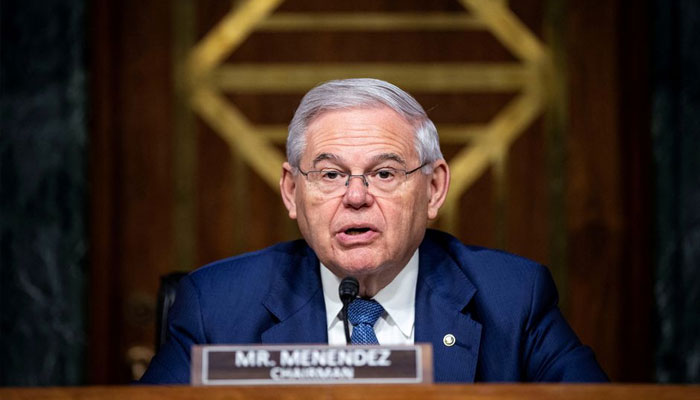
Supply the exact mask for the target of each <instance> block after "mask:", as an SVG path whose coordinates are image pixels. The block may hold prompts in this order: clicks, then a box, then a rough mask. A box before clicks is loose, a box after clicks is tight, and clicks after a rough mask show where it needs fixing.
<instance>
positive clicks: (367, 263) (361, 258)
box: [332, 252, 381, 277]
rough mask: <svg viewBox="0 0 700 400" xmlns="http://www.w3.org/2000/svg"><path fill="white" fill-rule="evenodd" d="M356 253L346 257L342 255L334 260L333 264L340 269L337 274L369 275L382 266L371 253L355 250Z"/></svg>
mask: <svg viewBox="0 0 700 400" xmlns="http://www.w3.org/2000/svg"><path fill="white" fill-rule="evenodd" d="M355 253H356V254H351V255H349V256H346V257H342V258H340V259H337V260H333V262H332V265H334V266H335V267H336V269H337V270H338V271H336V274H338V273H339V274H341V275H343V277H344V276H355V277H360V276H367V275H371V274H373V273H375V272H377V271H378V270H379V269H380V268H379V266H380V265H381V263H379V262H378V261H377V260H375V257H373V255H370V254H366V253H362V252H355Z"/></svg>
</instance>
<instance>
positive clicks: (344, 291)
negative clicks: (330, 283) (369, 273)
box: [338, 276, 360, 344]
mask: <svg viewBox="0 0 700 400" xmlns="http://www.w3.org/2000/svg"><path fill="white" fill-rule="evenodd" d="M358 293H360V282H358V281H357V279H355V278H353V277H352V276H348V277H345V278H343V280H342V281H340V286H338V294H339V295H340V301H342V302H343V311H342V314H343V326H344V327H345V342H346V343H347V344H350V327H349V326H348V306H349V305H350V303H352V301H353V300H355V297H357V294H358Z"/></svg>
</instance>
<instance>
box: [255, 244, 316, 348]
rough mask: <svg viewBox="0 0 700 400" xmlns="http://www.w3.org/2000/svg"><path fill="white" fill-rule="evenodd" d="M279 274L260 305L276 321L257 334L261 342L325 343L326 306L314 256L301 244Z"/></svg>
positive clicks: (281, 267)
mask: <svg viewBox="0 0 700 400" xmlns="http://www.w3.org/2000/svg"><path fill="white" fill-rule="evenodd" d="M298 254H299V255H298V256H297V257H292V259H291V261H290V263H289V265H288V268H286V269H284V268H283V266H280V269H281V274H280V275H279V276H278V278H277V281H276V282H275V283H274V284H273V285H272V290H271V291H270V293H269V295H268V296H267V297H266V298H265V300H264V301H263V305H264V306H265V307H266V308H267V309H268V311H269V312H270V313H271V314H272V315H274V317H275V319H276V320H277V321H279V322H278V323H276V324H275V325H273V326H272V327H270V328H269V329H267V330H266V331H265V332H263V333H262V335H261V341H262V343H267V344H270V343H277V344H282V343H327V342H328V332H327V329H326V306H325V303H324V301H323V288H322V285H321V277H320V275H319V274H320V272H319V264H318V259H317V258H316V255H315V254H314V253H313V251H312V250H311V249H310V248H309V247H308V246H306V245H305V249H304V250H303V251H300V252H298Z"/></svg>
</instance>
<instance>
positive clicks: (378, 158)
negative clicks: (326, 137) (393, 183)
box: [313, 153, 406, 166]
mask: <svg viewBox="0 0 700 400" xmlns="http://www.w3.org/2000/svg"><path fill="white" fill-rule="evenodd" d="M326 160H328V161H331V162H334V163H338V164H345V163H347V160H346V159H345V157H343V155H342V154H334V153H320V154H318V155H316V156H315V157H314V159H313V165H314V166H315V165H317V164H318V163H320V162H321V161H326ZM366 161H367V162H369V163H370V164H376V163H380V162H384V161H395V162H397V163H399V164H401V165H404V166H405V165H406V160H405V159H404V157H402V156H401V155H399V154H397V153H380V154H375V155H373V156H370V157H369V159H367V160H366Z"/></svg>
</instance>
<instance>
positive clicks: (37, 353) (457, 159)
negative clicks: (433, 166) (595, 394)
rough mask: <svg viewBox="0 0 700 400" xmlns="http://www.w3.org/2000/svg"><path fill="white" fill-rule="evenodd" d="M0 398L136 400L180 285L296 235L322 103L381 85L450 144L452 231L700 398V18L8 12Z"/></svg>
mask: <svg viewBox="0 0 700 400" xmlns="http://www.w3.org/2000/svg"><path fill="white" fill-rule="evenodd" d="M0 16H1V26H0V29H1V39H2V45H1V47H0V51H1V57H2V58H1V70H0V94H1V96H2V127H1V131H0V207H1V208H0V212H1V214H0V263H1V270H0V277H1V281H0V288H1V292H0V300H1V303H0V307H1V308H0V313H1V315H0V318H1V321H0V322H1V328H2V331H1V335H2V336H1V337H0V360H1V361H0V368H2V370H1V371H0V384H2V385H13V386H14V385H82V384H121V383H128V382H130V381H131V380H132V379H135V378H138V376H139V375H140V374H141V373H142V372H143V368H144V367H145V365H147V363H148V360H149V359H150V357H151V356H152V354H153V351H154V341H155V320H156V318H155V316H156V293H157V289H158V285H159V277H160V276H162V275H165V274H167V273H170V272H173V271H188V270H191V269H193V268H197V267H198V266H201V265H203V264H205V263H208V262H211V261H214V260H216V259H219V258H223V257H227V256H230V255H234V254H238V253H241V252H245V251H250V250H255V249H259V248H262V247H264V246H268V245H271V244H273V243H276V242H278V241H282V240H289V239H294V238H297V237H299V233H298V231H297V228H296V225H295V223H294V222H293V221H290V220H289V219H288V218H287V215H286V212H285V209H284V207H283V205H282V202H281V201H280V199H279V195H278V188H277V181H278V179H279V173H280V171H281V167H280V164H281V163H282V161H283V160H284V141H285V136H286V124H287V123H288V122H289V120H290V119H291V117H292V114H293V112H294V110H295V108H296V106H297V105H298V102H299V100H300V99H301V97H302V95H303V94H304V92H305V91H307V90H308V89H310V88H311V87H313V86H315V85H316V84H317V83H319V82H321V81H325V80H329V79H336V78H348V77H376V78H381V79H385V80H388V81H390V82H393V83H395V84H397V85H398V86H400V87H402V88H404V89H406V90H407V91H409V92H410V93H412V94H413V95H414V96H415V97H416V98H417V99H418V101H419V102H420V103H421V104H422V105H423V106H424V107H425V109H426V110H427V112H428V114H429V115H430V116H431V118H432V119H433V121H434V122H435V123H436V125H437V126H438V131H439V132H440V136H441V141H442V146H443V152H444V153H445V156H446V158H447V160H448V161H449V163H450V165H451V168H452V173H453V178H452V187H451V193H450V198H449V199H448V201H447V204H446V206H445V207H444V209H443V210H442V211H441V215H440V217H439V219H438V220H437V221H436V222H435V223H434V227H435V228H439V229H443V230H447V231H449V232H451V233H453V234H455V235H456V236H458V237H459V238H460V239H461V240H462V241H464V242H465V243H469V244H475V245H481V246H489V247H496V248H501V249H505V250H507V251H510V252H515V253H518V254H521V255H523V256H526V257H529V258H532V259H534V260H536V261H538V262H540V263H543V264H546V265H547V266H548V267H549V268H550V270H551V271H552V274H553V275H554V277H555V280H556V282H557V286H558V288H559V291H560V306H561V308H562V310H563V312H564V313H565V314H566V316H567V318H568V320H569V321H570V323H571V325H572V326H573V328H574V329H575V330H576V332H577V333H578V334H579V336H580V338H581V340H582V341H583V342H584V343H586V344H588V345H590V346H591V347H592V348H593V349H594V350H595V352H596V354H597V357H598V359H599V361H600V363H601V364H602V366H603V368H604V369H605V370H606V371H607V373H608V374H609V375H610V377H611V378H612V379H613V380H615V381H622V382H700V340H699V339H698V338H699V337H700V78H699V76H700V74H698V72H700V43H699V42H700V4H698V3H697V2H696V1H693V0H650V1H630V0H607V1H591V0H461V1H458V0H440V1H420V0H404V1H379V0H355V1H351V2H349V1H346V2H330V1H322V0H288V1H277V0H255V1H253V0H238V1H233V2H230V1H220V0H199V1H195V0H170V1H168V0H162V1H150V0H139V1H135V0H124V1H120V2H110V1H106V2H97V1H93V2H91V1H87V0H60V1H59V0H43V1H38V0H22V1H20V0H3V1H2V5H1V9H0Z"/></svg>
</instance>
